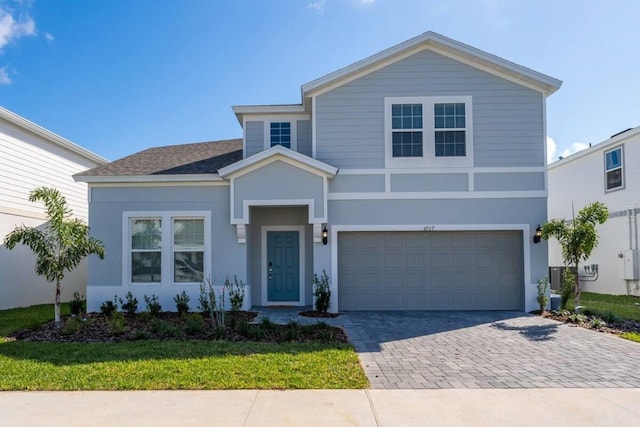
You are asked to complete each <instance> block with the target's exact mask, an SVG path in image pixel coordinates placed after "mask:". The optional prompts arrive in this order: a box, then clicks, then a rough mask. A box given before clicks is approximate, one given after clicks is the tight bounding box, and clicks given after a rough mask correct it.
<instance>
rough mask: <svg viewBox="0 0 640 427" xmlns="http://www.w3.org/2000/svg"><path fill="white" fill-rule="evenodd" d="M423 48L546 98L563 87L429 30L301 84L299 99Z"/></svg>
mask: <svg viewBox="0 0 640 427" xmlns="http://www.w3.org/2000/svg"><path fill="white" fill-rule="evenodd" d="M425 49H428V50H432V51H434V52H437V53H440V54H443V55H445V56H448V57H451V58H453V59H455V60H458V61H461V62H464V63H466V64H469V65H471V66H474V67H476V68H480V69H482V70H484V71H487V72H489V73H492V74H495V75H498V76H500V77H503V78H507V79H510V80H514V81H516V82H519V83H521V84H524V85H526V86H528V87H530V88H532V89H536V90H538V91H539V92H542V93H545V94H546V95H551V94H552V93H553V92H555V91H556V90H558V89H559V88H560V85H562V81H560V80H558V79H555V78H553V77H550V76H547V75H545V74H542V73H539V72H537V71H534V70H532V69H530V68H526V67H523V66H521V65H518V64H516V63H514V62H511V61H507V60H506V59H502V58H500V57H498V56H495V55H492V54H490V53H487V52H484V51H482V50H480V49H476V48H475V47H472V46H469V45H466V44H464V43H460V42H458V41H456V40H453V39H450V38H448V37H445V36H443V35H441V34H438V33H434V32H433V31H428V32H426V33H423V34H421V35H419V36H417V37H414V38H412V39H409V40H407V41H405V42H402V43H400V44H398V45H395V46H393V47H391V48H389V49H385V50H383V51H382V52H379V53H377V54H375V55H372V56H370V57H368V58H365V59H363V60H361V61H358V62H355V63H353V64H351V65H349V66H347V67H344V68H341V69H339V70H337V71H334V72H333V73H330V74H327V75H325V76H323V77H320V78H318V79H316V80H313V81H312V82H309V83H307V84H304V85H303V86H302V96H303V98H304V97H306V96H311V95H312V94H314V93H315V92H319V91H322V90H323V89H326V88H327V87H333V86H336V85H339V84H340V83H341V81H344V82H345V83H346V82H347V81H350V80H352V79H353V78H354V77H359V76H361V75H364V74H368V73H369V72H373V71H375V70H377V69H379V68H381V67H384V66H387V65H389V64H392V63H393V62H396V61H399V60H401V59H403V58H406V57H407V56H410V55H413V54H415V53H418V52H420V51H422V50H425Z"/></svg>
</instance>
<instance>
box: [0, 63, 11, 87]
mask: <svg viewBox="0 0 640 427" xmlns="http://www.w3.org/2000/svg"><path fill="white" fill-rule="evenodd" d="M10 84H11V78H10V77H9V73H8V72H7V66H6V65H5V66H4V67H0V85H10Z"/></svg>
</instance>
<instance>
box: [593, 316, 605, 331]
mask: <svg viewBox="0 0 640 427" xmlns="http://www.w3.org/2000/svg"><path fill="white" fill-rule="evenodd" d="M591 326H592V327H593V328H595V329H602V328H604V327H605V326H607V322H605V321H604V320H602V319H601V318H599V317H593V318H591Z"/></svg>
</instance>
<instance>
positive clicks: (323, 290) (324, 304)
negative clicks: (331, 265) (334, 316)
mask: <svg viewBox="0 0 640 427" xmlns="http://www.w3.org/2000/svg"><path fill="white" fill-rule="evenodd" d="M313 296H314V297H315V299H316V300H315V307H316V310H318V311H320V312H322V313H326V312H327V310H329V306H330V305H331V288H330V287H329V276H327V272H326V271H324V270H322V276H320V277H318V275H317V274H314V275H313Z"/></svg>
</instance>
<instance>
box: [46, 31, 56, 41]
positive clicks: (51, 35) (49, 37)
mask: <svg viewBox="0 0 640 427" xmlns="http://www.w3.org/2000/svg"><path fill="white" fill-rule="evenodd" d="M44 38H45V39H47V41H50V42H52V41H54V40H55V39H56V38H55V37H53V34H51V33H44Z"/></svg>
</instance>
